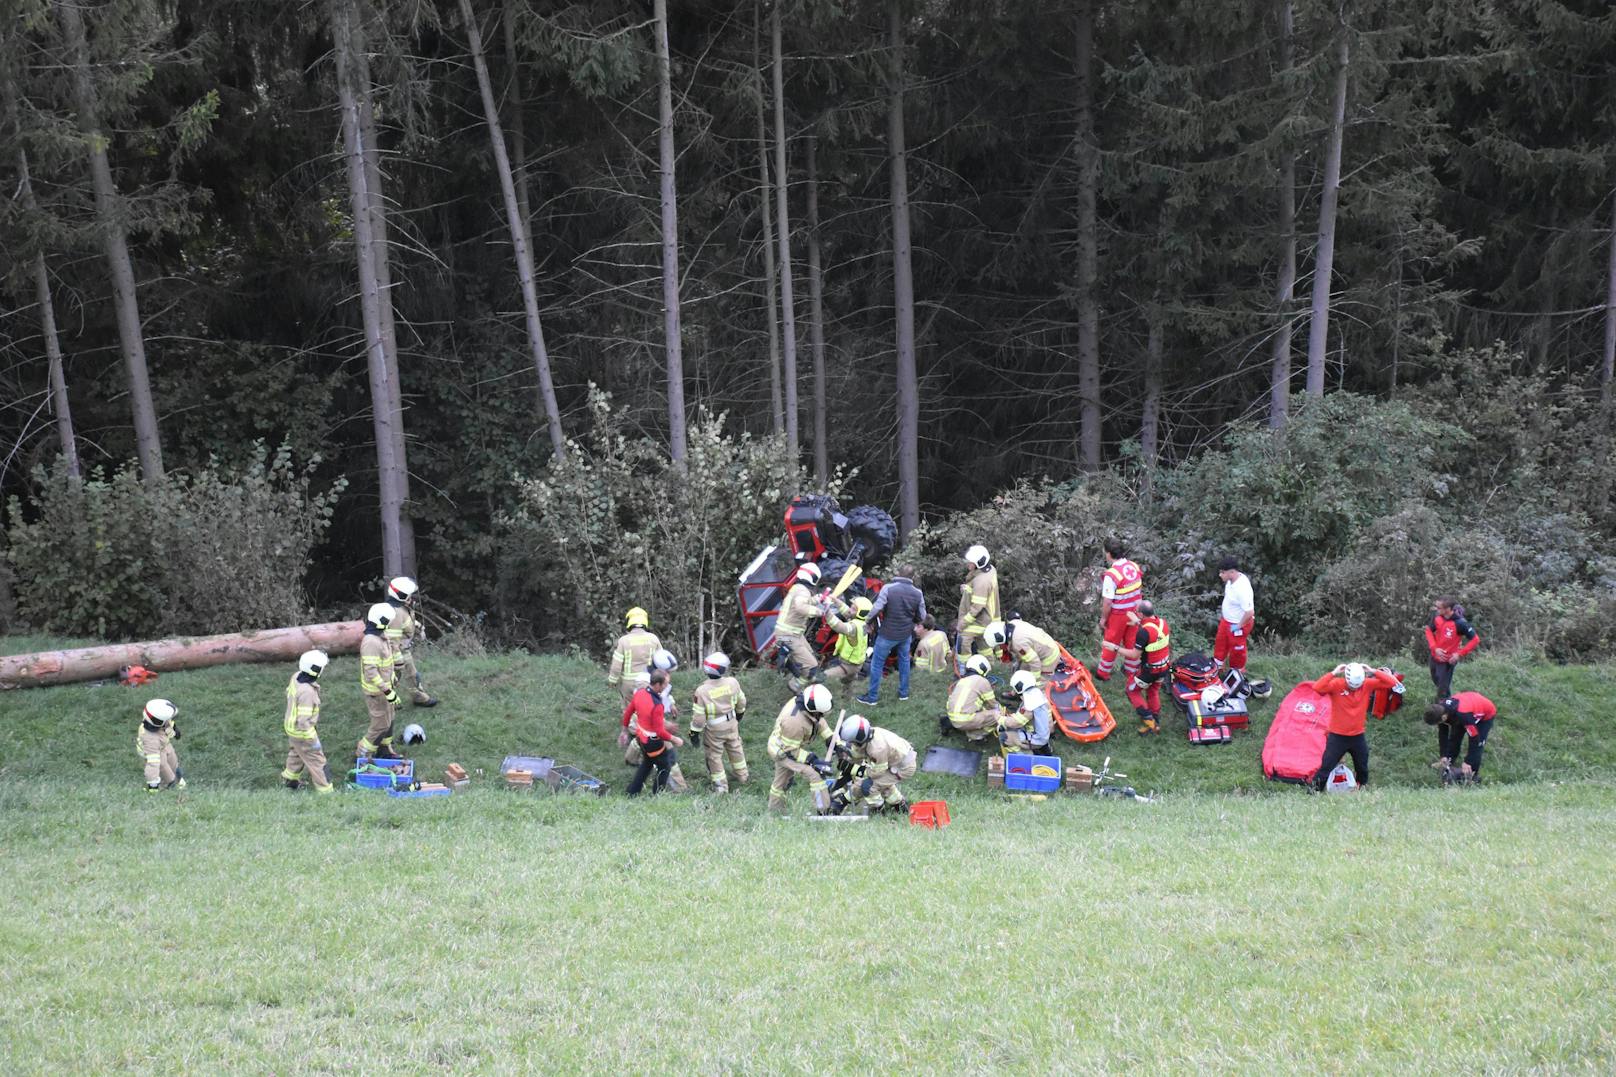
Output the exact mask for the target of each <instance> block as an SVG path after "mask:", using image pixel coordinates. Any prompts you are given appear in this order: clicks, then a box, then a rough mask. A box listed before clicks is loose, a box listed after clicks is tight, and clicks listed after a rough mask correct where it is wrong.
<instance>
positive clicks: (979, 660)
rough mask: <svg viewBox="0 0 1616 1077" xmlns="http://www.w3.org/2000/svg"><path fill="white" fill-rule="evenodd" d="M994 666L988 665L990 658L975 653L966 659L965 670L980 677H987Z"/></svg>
mask: <svg viewBox="0 0 1616 1077" xmlns="http://www.w3.org/2000/svg"><path fill="white" fill-rule="evenodd" d="M992 668H993V667H992V666H990V665H988V660H987V659H986V658H985V657H983V656H982V655H979V654H973V655H971V657H969V658H967V659H966V660H965V672H967V673H974V674H976V675H977V676H978V677H986V676H987V675H988V671H989V670H991V669H992Z"/></svg>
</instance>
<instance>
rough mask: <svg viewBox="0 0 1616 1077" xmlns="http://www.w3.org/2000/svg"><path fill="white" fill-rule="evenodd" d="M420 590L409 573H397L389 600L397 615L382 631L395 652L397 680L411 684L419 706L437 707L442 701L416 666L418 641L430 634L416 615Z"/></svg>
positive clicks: (391, 582) (412, 699)
mask: <svg viewBox="0 0 1616 1077" xmlns="http://www.w3.org/2000/svg"><path fill="white" fill-rule="evenodd" d="M419 590H420V587H418V586H417V585H416V583H415V581H414V580H412V579H410V578H409V577H408V576H395V577H393V579H391V580H389V581H388V584H387V603H388V605H390V606H392V607H393V619H392V620H391V621H389V622H388V625H387V630H386V631H385V632H383V633H382V635H383V636H384V637H386V639H387V647H388V649H389V650H391V651H392V652H393V666H394V667H395V669H396V670H397V672H396V674H395V676H394V682H395V683H397V684H403V685H407V686H409V689H410V702H411V703H412V704H414V705H415V706H417V707H436V706H437V705H438V701H437V700H436V699H433V698H432V696H431V694H430V693H428V692H427V690H426V689H425V688H423V687H421V671H420V670H419V669H417V668H416V666H415V642H416V640H419V639H425V638H426V630H425V629H424V628H423V627H422V625H421V623H420V622H419V621H417V620H416V619H415V595H416V592H417V591H419Z"/></svg>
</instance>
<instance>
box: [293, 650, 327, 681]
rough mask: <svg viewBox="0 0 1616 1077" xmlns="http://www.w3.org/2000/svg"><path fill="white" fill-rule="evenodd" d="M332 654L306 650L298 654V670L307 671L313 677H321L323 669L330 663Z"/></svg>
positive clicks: (300, 671)
mask: <svg viewBox="0 0 1616 1077" xmlns="http://www.w3.org/2000/svg"><path fill="white" fill-rule="evenodd" d="M330 663H331V656H330V655H328V654H326V653H325V652H324V651H304V652H303V653H302V654H300V655H298V658H297V671H298V672H299V673H307V674H308V675H309V676H311V677H316V678H317V677H319V676H320V673H321V671H322V670H324V669H325V667H326V666H328V665H330Z"/></svg>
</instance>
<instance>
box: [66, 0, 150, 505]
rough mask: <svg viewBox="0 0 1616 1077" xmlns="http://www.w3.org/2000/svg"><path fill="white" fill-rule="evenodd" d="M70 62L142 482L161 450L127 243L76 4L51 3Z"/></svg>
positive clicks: (148, 476)
mask: <svg viewBox="0 0 1616 1077" xmlns="http://www.w3.org/2000/svg"><path fill="white" fill-rule="evenodd" d="M55 6H56V12H57V15H58V16H59V17H60V19H61V22H62V31H63V34H64V36H65V37H66V39H67V47H68V51H69V53H70V54H71V56H72V64H73V84H74V91H75V93H76V95H77V97H78V110H79V127H80V128H81V129H82V130H83V132H84V135H85V141H86V143H87V148H88V150H89V155H90V179H91V182H92V183H93V185H94V187H95V215H96V218H97V222H98V224H99V226H100V230H101V239H102V242H103V244H105V247H106V256H107V270H108V273H109V275H110V276H111V278H112V303H113V307H114V309H115V310H116V312H117V320H118V340H119V343H120V345H121V347H122V349H123V361H124V368H125V369H126V371H127V372H128V375H129V406H130V410H131V412H132V413H133V416H134V422H135V450H136V453H137V455H138V456H139V457H140V473H141V474H142V475H143V476H145V477H146V479H148V480H151V479H159V478H162V476H163V447H162V441H161V440H160V438H159V436H158V431H157V408H156V406H155V405H154V404H153V403H152V394H151V377H150V375H149V374H148V372H147V369H146V342H145V339H144V337H143V336H142V329H141V324H140V305H139V303H138V302H137V301H136V298H135V270H134V266H133V265H132V264H131V262H130V260H129V242H128V239H127V237H126V236H125V234H124V228H123V222H122V220H121V219H120V216H121V215H120V213H119V209H118V191H117V188H116V187H114V186H113V182H112V166H111V165H110V164H109V163H108V161H107V137H106V135H105V134H103V133H102V131H101V126H100V121H99V119H98V118H97V108H96V98H95V87H94V85H93V84H92V83H91V81H90V50H89V46H88V45H87V44H86V43H85V39H84V20H83V19H82V18H81V17H80V14H79V8H78V4H77V2H76V0H56V5H55Z"/></svg>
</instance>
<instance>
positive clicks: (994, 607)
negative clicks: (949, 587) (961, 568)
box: [954, 546, 1001, 665]
mask: <svg viewBox="0 0 1616 1077" xmlns="http://www.w3.org/2000/svg"><path fill="white" fill-rule="evenodd" d="M965 563H966V565H968V566H969V567H968V568H967V569H966V570H965V582H964V583H962V584H960V603H959V615H958V616H957V617H956V618H955V619H954V646H955V660H956V662H957V663H958V664H959V665H964V664H965V660H966V659H967V658H969V657H971V655H973V654H975V653H976V652H977V651H979V650H981V649H982V633H983V632H985V631H987V627H988V625H989V624H991V623H992V622H994V621H997V620H998V619H999V617H1000V616H1001V614H1000V611H999V570H998V569H996V568H994V567H993V559H992V558H990V557H989V556H988V548H987V547H986V546H972V547H971V548H970V549H968V550H966V551H965Z"/></svg>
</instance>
